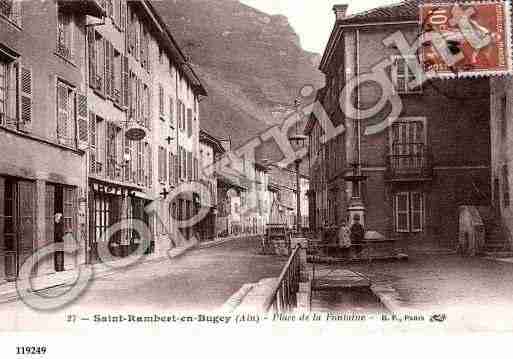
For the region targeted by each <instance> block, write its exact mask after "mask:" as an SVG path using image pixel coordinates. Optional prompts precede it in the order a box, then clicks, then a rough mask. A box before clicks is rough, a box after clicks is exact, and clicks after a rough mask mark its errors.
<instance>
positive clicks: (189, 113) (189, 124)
mask: <svg viewBox="0 0 513 359" xmlns="http://www.w3.org/2000/svg"><path fill="white" fill-rule="evenodd" d="M187 136H189V137H191V136H192V110H191V109H190V108H188V109H187Z"/></svg>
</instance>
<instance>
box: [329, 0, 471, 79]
mask: <svg viewBox="0 0 513 359" xmlns="http://www.w3.org/2000/svg"><path fill="white" fill-rule="evenodd" d="M469 1H471V0H406V1H402V2H399V3H396V4H392V5H385V6H379V7H376V8H373V9H370V10H367V11H364V12H360V13H357V14H353V15H348V16H346V17H344V18H339V19H338V20H337V21H336V22H335V25H334V27H333V30H332V32H331V35H330V39H329V41H328V44H327V45H326V50H325V52H324V54H323V57H322V60H321V63H320V66H319V69H320V70H321V71H323V70H324V69H325V66H326V64H327V62H328V60H329V58H330V57H331V55H332V52H333V48H334V47H335V46H336V43H337V42H338V41H339V36H340V30H341V29H343V28H344V27H351V26H364V25H373V24H374V25H375V24H387V23H398V22H411V23H413V24H415V23H418V22H419V20H420V13H419V6H420V5H422V4H447V3H455V2H469Z"/></svg>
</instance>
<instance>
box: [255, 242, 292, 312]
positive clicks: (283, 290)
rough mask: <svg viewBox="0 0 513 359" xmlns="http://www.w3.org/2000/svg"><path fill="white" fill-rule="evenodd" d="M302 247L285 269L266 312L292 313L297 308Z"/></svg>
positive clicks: (266, 305)
mask: <svg viewBox="0 0 513 359" xmlns="http://www.w3.org/2000/svg"><path fill="white" fill-rule="evenodd" d="M300 250H301V245H299V244H298V245H297V247H296V248H295V249H294V251H293V252H292V254H291V255H290V257H289V260H288V261H287V264H286V265H285V267H284V268H283V270H282V272H281V274H280V277H279V279H278V283H276V286H275V287H274V289H273V292H272V294H271V296H270V297H269V298H268V299H267V300H266V302H265V303H264V311H265V312H269V311H273V312H274V313H287V312H291V311H292V310H293V309H294V308H296V307H297V293H298V292H299V282H300V281H301V258H300Z"/></svg>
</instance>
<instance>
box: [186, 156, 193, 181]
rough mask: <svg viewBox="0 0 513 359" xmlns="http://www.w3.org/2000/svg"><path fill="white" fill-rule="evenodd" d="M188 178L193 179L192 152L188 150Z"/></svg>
mask: <svg viewBox="0 0 513 359" xmlns="http://www.w3.org/2000/svg"><path fill="white" fill-rule="evenodd" d="M187 180H188V181H192V152H187Z"/></svg>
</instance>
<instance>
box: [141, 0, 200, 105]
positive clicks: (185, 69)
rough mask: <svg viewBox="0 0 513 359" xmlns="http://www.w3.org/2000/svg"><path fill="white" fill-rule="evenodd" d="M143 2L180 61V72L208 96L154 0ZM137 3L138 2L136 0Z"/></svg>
mask: <svg viewBox="0 0 513 359" xmlns="http://www.w3.org/2000/svg"><path fill="white" fill-rule="evenodd" d="M139 1H140V2H141V4H143V5H146V8H147V10H148V11H149V12H151V15H152V16H153V18H154V19H155V21H156V22H157V23H158V25H159V26H160V27H161V28H162V29H163V33H162V34H161V35H162V41H164V42H165V43H166V45H168V46H169V48H170V49H171V51H170V52H171V56H172V57H173V59H174V60H175V61H176V62H177V63H178V66H177V67H178V68H179V71H180V73H181V74H182V75H183V76H185V78H186V79H187V80H188V81H189V82H190V83H191V85H192V86H191V87H192V88H193V89H194V92H196V93H197V94H199V95H202V96H207V90H206V89H205V87H204V86H203V84H202V83H201V80H200V78H199V77H198V75H196V73H195V72H194V69H193V68H192V65H191V64H190V62H189V61H188V59H187V57H186V56H185V55H184V53H183V52H182V50H181V49H180V46H178V43H177V42H176V40H175V38H174V37H173V35H172V34H171V31H169V28H168V26H167V25H166V23H165V22H164V20H163V19H162V17H161V16H160V14H159V13H158V11H157V10H156V9H155V8H154V7H153V4H152V0H139ZM135 3H137V2H135Z"/></svg>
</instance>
